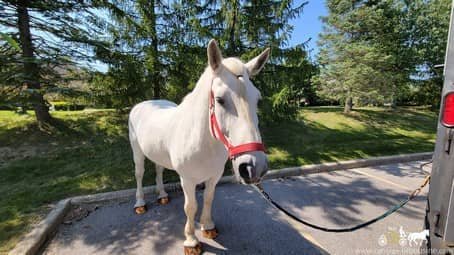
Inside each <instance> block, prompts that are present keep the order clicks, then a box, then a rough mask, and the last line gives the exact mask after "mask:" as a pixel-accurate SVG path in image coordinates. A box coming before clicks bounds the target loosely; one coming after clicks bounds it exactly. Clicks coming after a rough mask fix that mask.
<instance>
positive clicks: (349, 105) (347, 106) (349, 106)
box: [344, 96, 353, 113]
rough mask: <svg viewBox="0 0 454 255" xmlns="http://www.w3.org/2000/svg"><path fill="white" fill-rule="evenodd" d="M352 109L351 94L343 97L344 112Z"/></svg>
mask: <svg viewBox="0 0 454 255" xmlns="http://www.w3.org/2000/svg"><path fill="white" fill-rule="evenodd" d="M352 109H353V99H352V97H351V96H348V97H347V98H346V99H345V106H344V113H349V112H351V110H352Z"/></svg>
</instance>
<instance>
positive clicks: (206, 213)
mask: <svg viewBox="0 0 454 255" xmlns="http://www.w3.org/2000/svg"><path fill="white" fill-rule="evenodd" d="M219 179H220V176H219V177H215V178H211V179H209V180H208V181H206V182H205V191H204V193H203V209H202V215H201V216H200V223H201V229H202V234H203V236H204V237H205V238H208V239H214V238H216V237H217V236H218V231H217V229H216V227H215V225H214V222H213V220H212V218H211V208H212V205H213V198H214V191H215V188H216V184H217V183H218V181H219Z"/></svg>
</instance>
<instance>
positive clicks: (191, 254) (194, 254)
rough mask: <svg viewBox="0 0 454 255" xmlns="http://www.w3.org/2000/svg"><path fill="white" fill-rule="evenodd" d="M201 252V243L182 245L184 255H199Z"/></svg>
mask: <svg viewBox="0 0 454 255" xmlns="http://www.w3.org/2000/svg"><path fill="white" fill-rule="evenodd" d="M200 254H202V245H201V244H200V243H198V244H197V245H196V246H194V247H188V246H185V247H184V255H200Z"/></svg>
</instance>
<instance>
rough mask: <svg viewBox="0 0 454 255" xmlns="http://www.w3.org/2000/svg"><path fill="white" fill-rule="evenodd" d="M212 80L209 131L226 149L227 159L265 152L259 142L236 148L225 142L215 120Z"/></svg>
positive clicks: (227, 141) (225, 139) (225, 138)
mask: <svg viewBox="0 0 454 255" xmlns="http://www.w3.org/2000/svg"><path fill="white" fill-rule="evenodd" d="M213 80H214V78H213V79H212V80H211V88H210V105H209V111H210V131H211V134H212V135H213V137H214V138H215V139H217V140H219V141H221V142H222V143H223V144H224V145H225V147H226V148H227V150H228V152H229V158H230V159H234V158H235V157H236V156H238V155H240V154H243V153H246V152H251V151H263V152H265V146H264V145H263V143H259V142H251V143H244V144H240V145H237V146H234V145H232V144H231V143H230V142H229V140H227V137H225V135H224V133H222V130H221V128H220V126H219V123H218V120H217V119H216V114H215V111H214V105H215V102H214V93H213Z"/></svg>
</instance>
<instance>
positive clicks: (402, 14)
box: [0, 0, 451, 124]
mask: <svg viewBox="0 0 454 255" xmlns="http://www.w3.org/2000/svg"><path fill="white" fill-rule="evenodd" d="M306 4H307V2H297V1H286V0H282V1H270V0H255V1H239V0H226V1H217V0H209V1H192V0H180V1H158V0H137V1H132V0H91V1H76V0H74V1H73V0H65V1H63V0H56V1H44V0H43V1H30V0H8V1H3V0H2V1H0V27H1V30H2V33H1V36H2V40H1V41H0V106H4V107H5V105H6V106H8V107H10V106H11V105H21V106H23V107H26V108H32V109H33V110H34V111H35V113H36V118H37V121H38V123H40V124H52V118H51V115H50V114H49V105H48V101H49V99H55V98H57V99H63V100H68V101H71V100H81V101H83V102H84V103H85V104H88V105H90V106H94V107H113V108H116V109H125V108H128V107H131V106H132V105H134V104H135V103H138V102H140V101H142V100H146V99H150V98H167V99H170V100H173V101H176V102H179V101H181V99H182V98H183V97H184V95H186V94H187V93H188V92H189V91H190V90H191V89H192V88H193V87H194V86H195V83H196V82H197V79H198V77H199V76H200V74H201V72H202V71H203V68H205V66H206V44H207V42H208V41H209V40H210V39H211V38H216V39H217V40H218V42H219V43H220V45H221V47H222V48H223V49H224V54H225V55H226V56H237V57H240V58H241V59H243V60H248V59H250V58H251V57H252V56H255V55H256V54H258V53H259V52H260V51H261V50H263V48H264V47H271V48H272V58H271V61H270V64H269V65H268V66H267V68H266V69H265V71H264V72H263V73H262V74H261V75H260V76H259V77H257V79H256V80H255V81H254V82H255V84H256V85H257V87H259V89H260V90H261V91H262V94H263V95H264V100H263V102H262V105H261V107H260V111H261V112H262V113H265V114H262V118H265V120H266V121H276V120H280V119H282V118H290V119H291V118H293V117H294V116H295V114H296V113H297V110H298V108H299V107H302V106H304V105H321V104H338V103H344V104H345V111H346V112H348V111H349V110H351V108H352V107H353V104H355V105H383V104H384V103H387V104H390V105H392V106H393V105H397V104H435V105H437V100H439V93H440V88H441V85H442V83H441V80H442V74H441V72H440V70H437V69H435V68H434V66H435V65H436V64H441V63H443V59H444V51H445V47H446V38H447V31H448V23H449V11H450V8H451V7H450V4H451V0H429V1H428V0H414V1H409V0H353V1H352V0H327V1H326V6H327V9H328V15H327V16H326V17H322V20H323V22H324V25H325V26H324V31H323V32H322V34H321V35H320V40H319V42H318V43H319V47H320V53H319V54H318V55H317V58H316V59H315V60H313V59H311V58H310V56H309V53H308V49H307V47H306V43H305V42H301V44H299V45H296V46H291V47H290V46H289V45H288V43H289V37H290V34H291V31H292V27H291V25H290V23H289V21H290V20H291V19H292V18H295V17H297V16H299V15H304V14H303V9H304V6H305V5H306ZM95 61H100V62H102V63H105V64H106V65H107V66H108V70H107V72H106V73H102V72H97V71H95V70H94V69H93V68H89V67H87V65H88V66H89V64H90V63H93V62H95ZM81 63H83V64H81ZM81 79H82V80H84V81H85V83H84V84H83V86H75V87H74V86H69V85H68V84H70V82H71V81H72V80H81Z"/></svg>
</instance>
